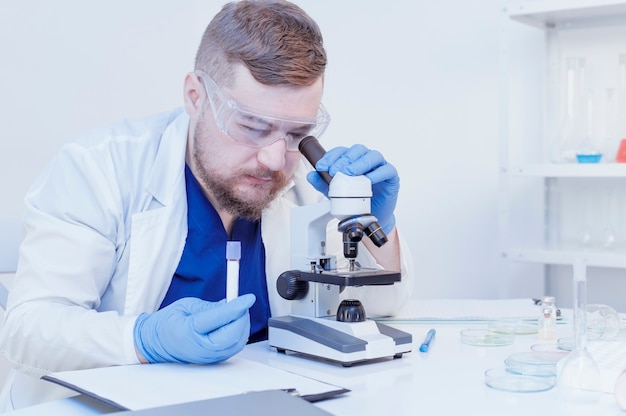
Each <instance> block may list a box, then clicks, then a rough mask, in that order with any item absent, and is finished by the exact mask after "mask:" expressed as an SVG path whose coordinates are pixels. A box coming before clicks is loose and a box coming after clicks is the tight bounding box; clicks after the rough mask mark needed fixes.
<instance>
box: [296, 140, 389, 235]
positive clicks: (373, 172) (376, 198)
mask: <svg viewBox="0 0 626 416" xmlns="http://www.w3.org/2000/svg"><path fill="white" fill-rule="evenodd" d="M315 169H316V170H318V171H326V172H328V173H329V174H330V176H335V174H336V173H337V172H341V173H344V174H346V175H349V176H358V175H365V176H366V177H367V178H368V179H369V180H370V181H371V182H372V193H373V196H372V214H373V215H374V216H375V217H376V218H377V219H378V224H380V226H381V228H382V229H383V231H384V232H385V233H386V234H389V233H390V232H391V231H392V230H393V228H394V227H395V225H396V217H395V215H394V213H393V212H394V210H395V208H396V203H397V201H398V192H399V191H400V177H399V176H398V171H397V170H396V168H395V167H394V166H393V165H392V164H391V163H389V162H387V161H386V160H385V158H384V157H383V155H382V154H381V153H380V152H378V151H376V150H370V149H368V148H367V147H365V146H363V145H362V144H355V145H353V146H352V147H350V148H346V147H335V148H334V149H331V150H329V151H328V152H326V154H325V155H324V156H323V157H322V158H321V159H320V160H318V162H317V164H316V165H315ZM307 180H308V181H309V182H310V183H311V185H313V187H314V188H315V189H317V190H318V191H320V192H321V193H323V194H324V195H326V196H327V197H328V185H327V184H326V182H325V181H324V180H323V179H322V178H321V177H320V175H319V174H317V172H309V173H308V174H307Z"/></svg>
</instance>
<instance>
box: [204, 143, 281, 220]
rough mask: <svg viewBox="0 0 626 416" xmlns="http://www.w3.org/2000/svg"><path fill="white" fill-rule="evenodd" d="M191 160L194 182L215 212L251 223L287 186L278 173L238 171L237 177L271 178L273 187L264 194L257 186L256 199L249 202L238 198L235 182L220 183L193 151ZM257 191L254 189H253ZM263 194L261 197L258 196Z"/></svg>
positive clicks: (224, 181)
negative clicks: (212, 201)
mask: <svg viewBox="0 0 626 416" xmlns="http://www.w3.org/2000/svg"><path fill="white" fill-rule="evenodd" d="M192 158H193V159H194V164H195V165H196V170H197V173H198V175H199V176H200V177H199V178H197V179H198V180H199V181H200V183H202V184H203V185H204V186H205V187H206V189H208V191H209V192H210V193H211V196H213V198H214V199H215V202H216V204H217V205H218V206H217V207H215V208H216V209H224V210H226V211H227V212H229V213H230V214H233V215H235V216H237V217H242V218H246V219H248V220H251V221H257V220H259V219H260V218H261V214H262V213H263V210H264V209H265V208H266V207H267V206H268V205H269V204H270V203H271V202H272V201H273V200H274V199H275V198H276V195H277V194H278V193H279V192H280V191H281V190H282V189H284V188H285V187H286V186H287V184H288V183H289V180H290V179H288V178H286V177H285V176H284V175H283V174H282V173H281V172H274V171H269V170H266V169H258V170H255V171H240V172H238V174H239V176H245V175H251V176H256V177H271V178H272V187H271V189H270V190H269V192H266V191H265V190H264V189H262V188H261V187H260V186H259V187H258V192H259V196H256V197H252V198H250V199H244V198H242V197H240V196H238V195H237V193H236V189H237V184H236V179H237V177H235V178H231V179H223V178H221V177H220V175H219V173H218V172H217V170H216V169H215V168H212V167H210V166H206V160H203V159H202V157H201V156H200V154H199V152H198V151H196V149H194V151H193V154H192ZM255 188H256V187H255ZM261 192H262V194H261Z"/></svg>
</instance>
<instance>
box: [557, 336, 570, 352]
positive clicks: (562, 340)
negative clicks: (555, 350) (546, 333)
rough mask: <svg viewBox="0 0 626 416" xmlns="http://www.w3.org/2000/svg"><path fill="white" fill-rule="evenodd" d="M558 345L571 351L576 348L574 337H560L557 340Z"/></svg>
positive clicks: (564, 349) (561, 348)
mask: <svg viewBox="0 0 626 416" xmlns="http://www.w3.org/2000/svg"><path fill="white" fill-rule="evenodd" d="M556 345H557V346H558V347H559V349H560V350H563V351H571V350H573V349H574V338H559V339H557V340H556Z"/></svg>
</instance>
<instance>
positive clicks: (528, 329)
mask: <svg viewBox="0 0 626 416" xmlns="http://www.w3.org/2000/svg"><path fill="white" fill-rule="evenodd" d="M489 329H490V330H491V331H493V332H498V333H505V334H506V333H508V334H516V335H527V334H536V333H537V332H538V327H537V323H536V322H535V323H530V322H529V321H524V320H520V319H498V320H497V321H493V322H490V323H489Z"/></svg>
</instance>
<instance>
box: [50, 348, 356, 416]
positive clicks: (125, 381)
mask: <svg viewBox="0 0 626 416" xmlns="http://www.w3.org/2000/svg"><path fill="white" fill-rule="evenodd" d="M42 379H43V380H46V381H49V382H52V383H56V384H59V385H61V386H64V387H66V388H68V389H71V390H74V391H76V392H79V393H81V394H83V395H86V396H89V397H92V398H94V399H96V400H98V401H100V402H103V403H106V404H108V405H110V406H113V407H115V408H117V409H120V410H142V409H149V408H156V407H163V406H170V405H176V404H181V403H190V402H197V401H202V400H209V399H217V398H221V397H229V396H236V395H241V394H246V393H251V392H257V391H267V390H277V391H281V390H282V391H291V392H297V394H298V395H299V396H300V400H302V399H304V400H302V401H309V402H315V401H320V400H325V399H329V398H334V397H338V396H340V395H342V394H345V393H348V392H349V391H350V390H348V389H345V388H343V387H339V386H335V385H332V384H328V383H326V382H322V381H319V380H314V379H312V378H308V377H304V376H301V375H299V374H295V373H292V372H289V371H285V370H281V369H278V368H275V367H271V366H269V365H266V364H261V363H259V362H256V361H252V360H248V359H245V358H241V357H233V358H231V359H229V360H227V361H224V362H221V363H216V364H209V365H197V364H179V363H162V364H136V365H127V366H115V367H102V368H94V369H87V370H75V371H63V372H57V373H51V374H48V375H45V376H43V377H42Z"/></svg>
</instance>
